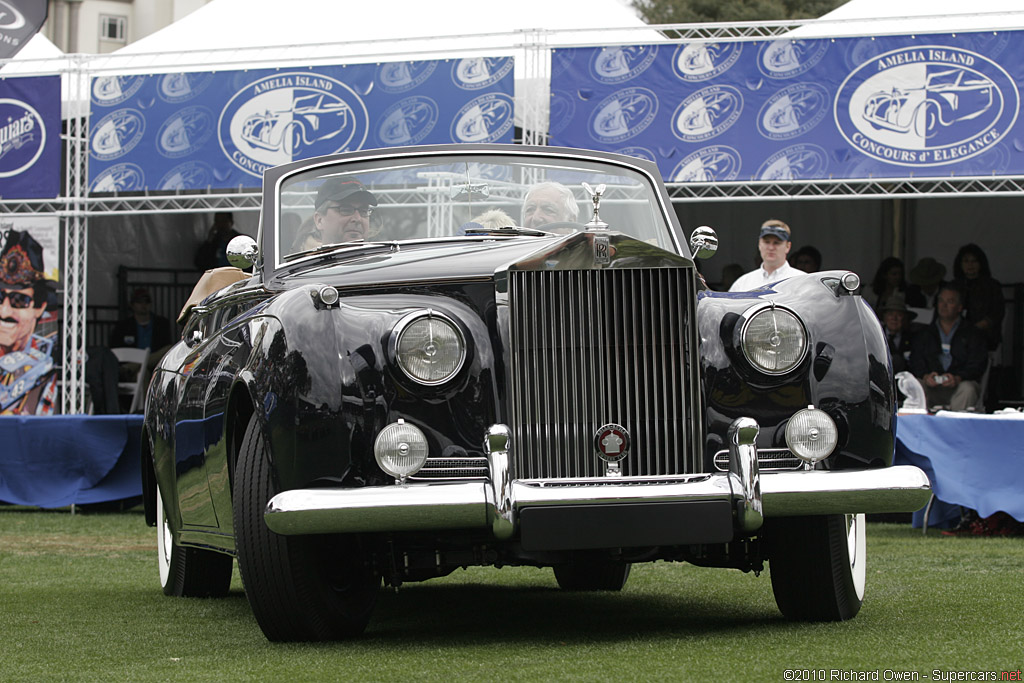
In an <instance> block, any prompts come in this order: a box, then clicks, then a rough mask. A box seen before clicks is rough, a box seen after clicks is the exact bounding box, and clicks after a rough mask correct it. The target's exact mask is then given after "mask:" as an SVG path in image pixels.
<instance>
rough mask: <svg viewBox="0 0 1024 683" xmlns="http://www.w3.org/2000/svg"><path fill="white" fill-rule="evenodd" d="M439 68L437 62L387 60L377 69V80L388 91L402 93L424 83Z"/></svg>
mask: <svg viewBox="0 0 1024 683" xmlns="http://www.w3.org/2000/svg"><path fill="white" fill-rule="evenodd" d="M435 69H437V62H436V61H430V62H387V63H386V64H381V65H380V67H379V68H378V69H377V82H378V83H380V89H381V90H383V91H384V92H386V93H392V94H394V93H400V92H405V91H407V90H412V89H413V88H415V87H417V86H419V85H422V84H423V82H424V81H426V80H427V79H428V78H430V75H431V74H432V73H434V70H435Z"/></svg>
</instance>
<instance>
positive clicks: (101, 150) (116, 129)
mask: <svg viewBox="0 0 1024 683" xmlns="http://www.w3.org/2000/svg"><path fill="white" fill-rule="evenodd" d="M145 132H146V120H145V118H143V116H142V112H140V111H139V110H138V109H130V108H126V109H118V110H116V111H112V112H110V113H109V114H107V115H106V116H104V117H103V118H102V119H100V120H99V123H97V124H96V127H95V128H94V129H93V132H92V144H91V145H90V147H91V149H92V156H93V158H94V159H97V160H99V161H110V160H111V159H117V158H119V157H123V156H124V155H125V154H127V153H128V152H130V151H132V150H133V149H134V148H135V146H136V145H138V144H139V141H140V140H142V135H143V133H145Z"/></svg>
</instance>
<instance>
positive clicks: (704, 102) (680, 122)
mask: <svg viewBox="0 0 1024 683" xmlns="http://www.w3.org/2000/svg"><path fill="white" fill-rule="evenodd" d="M742 111H743V95H741V94H740V91H739V90H737V89H736V88H734V87H732V86H731V85H713V86H711V87H708V88H704V89H702V90H698V91H697V92H695V93H693V94H692V95H690V96H689V97H687V98H686V99H685V100H683V101H682V102H681V103H680V104H679V106H678V107H677V108H676V111H675V114H673V116H672V132H673V133H675V136H676V137H677V138H679V139H680V140H683V141H685V142H700V141H701V140H707V139H708V138H713V137H715V136H717V135H721V134H722V133H724V132H725V131H726V130H728V129H729V127H730V126H732V124H734V123H736V120H737V119H739V117H740V113H742Z"/></svg>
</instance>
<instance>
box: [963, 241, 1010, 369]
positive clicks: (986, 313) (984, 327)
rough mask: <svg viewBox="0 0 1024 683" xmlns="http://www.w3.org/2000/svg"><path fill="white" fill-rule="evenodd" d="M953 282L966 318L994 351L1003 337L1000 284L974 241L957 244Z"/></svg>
mask: <svg viewBox="0 0 1024 683" xmlns="http://www.w3.org/2000/svg"><path fill="white" fill-rule="evenodd" d="M953 282H955V283H956V284H957V285H959V286H960V288H961V289H962V290H963V293H964V299H963V303H964V311H965V317H966V318H967V322H968V323H970V324H971V325H973V326H974V327H976V328H977V329H978V331H980V332H981V333H982V335H984V337H985V344H986V347H987V348H988V350H989V351H994V350H995V349H996V347H997V346H999V343H1000V342H1001V341H1002V340H1003V316H1004V315H1005V313H1006V309H1005V303H1004V301H1003V287H1002V285H1001V284H999V281H998V280H996V279H994V278H993V277H992V271H990V270H989V267H988V257H987V256H985V252H984V251H982V250H981V247H979V246H978V245H977V244H965V245H964V246H962V247H960V251H958V252H957V254H956V258H955V259H954V260H953Z"/></svg>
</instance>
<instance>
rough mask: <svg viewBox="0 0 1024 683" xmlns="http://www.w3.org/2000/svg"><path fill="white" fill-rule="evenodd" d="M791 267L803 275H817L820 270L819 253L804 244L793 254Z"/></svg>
mask: <svg viewBox="0 0 1024 683" xmlns="http://www.w3.org/2000/svg"><path fill="white" fill-rule="evenodd" d="M793 267H794V268H796V269H797V270H802V271H804V272H805V273H817V272H818V271H819V270H821V252H820V251H818V250H817V249H815V248H814V247H812V246H811V245H809V244H806V245H804V246H802V247H800V248H799V249H797V251H796V253H795V254H793Z"/></svg>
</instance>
